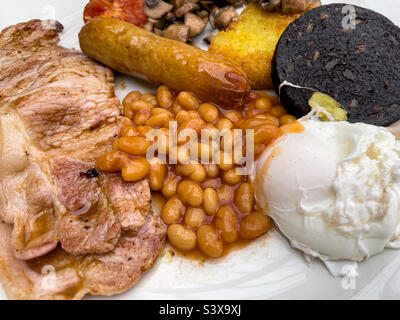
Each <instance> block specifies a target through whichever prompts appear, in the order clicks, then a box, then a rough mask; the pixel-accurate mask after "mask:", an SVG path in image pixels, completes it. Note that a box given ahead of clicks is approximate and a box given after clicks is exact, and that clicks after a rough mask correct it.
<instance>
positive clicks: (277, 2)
mask: <svg viewBox="0 0 400 320" xmlns="http://www.w3.org/2000/svg"><path fill="white" fill-rule="evenodd" d="M281 2H282V1H281V0H269V1H267V2H261V8H262V9H263V10H266V11H270V12H272V11H276V10H277V9H278V8H279V7H280V6H281Z"/></svg>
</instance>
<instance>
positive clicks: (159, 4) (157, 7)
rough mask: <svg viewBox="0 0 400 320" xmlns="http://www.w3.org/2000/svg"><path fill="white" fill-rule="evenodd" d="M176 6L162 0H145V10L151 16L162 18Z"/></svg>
mask: <svg viewBox="0 0 400 320" xmlns="http://www.w3.org/2000/svg"><path fill="white" fill-rule="evenodd" d="M173 7H174V6H173V5H172V4H170V3H167V2H164V1H162V0H145V2H144V3H143V11H144V13H146V15H147V16H148V17H149V18H153V19H160V18H161V17H162V16H163V15H164V14H166V13H167V12H169V11H171V10H172V8H173Z"/></svg>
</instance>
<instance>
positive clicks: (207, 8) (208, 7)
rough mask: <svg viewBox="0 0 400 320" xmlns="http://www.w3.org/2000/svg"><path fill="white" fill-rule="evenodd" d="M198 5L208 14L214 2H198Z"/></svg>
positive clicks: (210, 0) (205, 0)
mask: <svg viewBox="0 0 400 320" xmlns="http://www.w3.org/2000/svg"><path fill="white" fill-rule="evenodd" d="M199 4H200V6H202V7H203V8H204V9H206V10H207V11H208V12H211V10H212V8H213V7H214V1H212V0H204V1H199Z"/></svg>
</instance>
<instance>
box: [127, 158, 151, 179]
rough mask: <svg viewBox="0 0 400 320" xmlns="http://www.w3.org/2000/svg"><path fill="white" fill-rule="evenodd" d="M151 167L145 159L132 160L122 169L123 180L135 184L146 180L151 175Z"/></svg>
mask: <svg viewBox="0 0 400 320" xmlns="http://www.w3.org/2000/svg"><path fill="white" fill-rule="evenodd" d="M149 170H150V166H149V163H148V162H147V160H146V159H145V158H138V159H130V160H129V162H128V163H126V164H125V166H124V167H122V169H121V175H122V179H124V180H125V181H129V182H135V181H139V180H142V179H144V178H145V177H146V176H147V174H148V173H149Z"/></svg>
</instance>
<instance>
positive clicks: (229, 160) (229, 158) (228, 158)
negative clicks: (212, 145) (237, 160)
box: [216, 151, 233, 171]
mask: <svg viewBox="0 0 400 320" xmlns="http://www.w3.org/2000/svg"><path fill="white" fill-rule="evenodd" d="M216 156H217V160H218V162H219V163H218V167H219V168H220V169H221V170H223V171H228V170H230V169H232V168H233V155H232V154H230V153H227V152H225V151H219V152H218V153H217V155H216Z"/></svg>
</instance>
